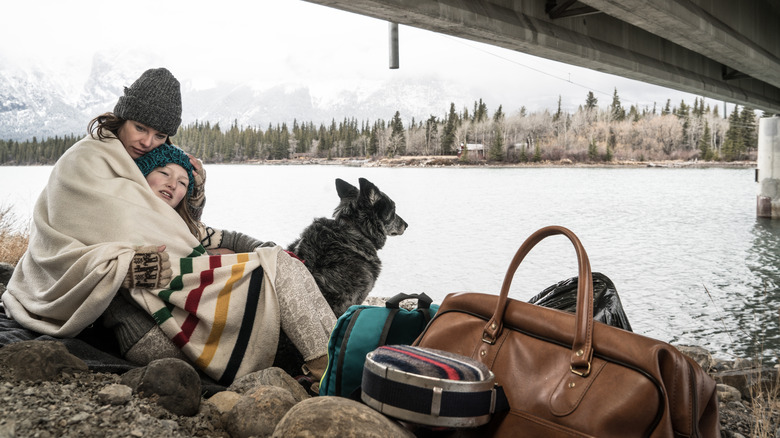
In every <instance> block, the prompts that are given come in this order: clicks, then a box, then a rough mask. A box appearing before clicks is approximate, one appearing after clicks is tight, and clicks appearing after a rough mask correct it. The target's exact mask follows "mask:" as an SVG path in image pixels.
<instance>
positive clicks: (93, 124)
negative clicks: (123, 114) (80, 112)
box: [87, 113, 126, 140]
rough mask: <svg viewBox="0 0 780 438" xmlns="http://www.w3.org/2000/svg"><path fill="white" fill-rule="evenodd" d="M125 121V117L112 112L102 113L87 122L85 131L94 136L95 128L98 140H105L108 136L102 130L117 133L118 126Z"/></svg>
mask: <svg viewBox="0 0 780 438" xmlns="http://www.w3.org/2000/svg"><path fill="white" fill-rule="evenodd" d="M125 122H126V120H125V119H122V118H120V117H117V116H116V115H114V113H103V114H101V115H99V116H97V117H95V118H94V119H92V120H91V121H90V122H89V125H88V126H87V132H88V133H89V134H90V135H92V137H93V138H94V137H95V130H97V138H98V140H105V139H106V138H108V136H107V135H106V134H105V132H103V131H104V130H105V131H108V132H110V133H112V134H114V135H119V128H120V127H122V125H123V124H124V123H125Z"/></svg>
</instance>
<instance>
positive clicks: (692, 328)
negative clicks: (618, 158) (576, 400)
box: [0, 165, 780, 359]
mask: <svg viewBox="0 0 780 438" xmlns="http://www.w3.org/2000/svg"><path fill="white" fill-rule="evenodd" d="M206 169H207V171H208V184H207V199H208V202H207V206H206V210H205V213H204V221H205V222H206V223H208V224H209V225H211V226H214V227H221V228H227V229H233V230H238V231H241V232H244V233H247V234H250V235H252V236H254V237H256V238H259V239H261V240H272V241H274V242H276V243H278V244H283V245H286V244H288V243H289V242H291V241H292V240H294V239H295V238H296V236H297V235H298V233H300V231H301V230H302V229H303V228H304V227H305V226H306V225H307V224H308V223H309V222H310V221H311V220H312V219H313V218H314V217H320V216H330V215H331V213H332V211H333V208H334V207H335V206H336V204H337V202H338V197H337V195H336V191H335V185H334V180H335V179H336V178H342V179H345V180H347V181H348V182H350V183H352V184H355V185H357V180H358V178H359V177H365V178H367V179H369V180H371V181H372V182H374V183H375V184H376V185H377V186H379V188H380V189H381V190H382V191H384V192H385V193H387V194H388V195H390V196H391V197H392V198H393V199H394V200H395V201H396V205H397V211H398V214H400V215H401V216H402V217H403V218H404V219H405V220H406V222H408V223H409V228H408V230H407V231H406V233H405V234H404V235H402V236H398V237H391V238H389V239H388V241H387V244H386V246H385V248H383V249H382V250H381V251H380V256H381V258H382V261H383V270H382V273H381V275H380V277H379V281H378V282H377V284H376V287H375V289H374V290H373V292H372V295H375V296H391V295H394V294H396V293H399V292H405V293H420V292H425V293H427V294H428V295H430V296H431V297H432V298H434V300H436V301H440V300H442V299H443V298H444V297H445V295H446V294H448V293H451V292H461V291H473V292H485V293H495V294H497V293H498V292H499V289H500V287H501V282H502V280H503V277H504V274H505V272H506V269H507V267H508V265H509V262H510V260H511V258H512V256H513V255H514V253H515V251H516V250H517V248H518V247H519V245H520V244H521V243H522V242H523V240H524V239H525V238H526V237H528V236H529V235H530V234H531V233H533V232H534V231H535V230H537V229H538V228H541V227H543V226H546V225H552V224H556V225H562V226H565V227H567V228H569V229H571V230H572V231H574V232H575V233H576V234H577V235H578V236H579V238H580V240H581V241H582V243H583V245H584V246H585V249H586V250H587V252H588V255H589V258H590V261H591V265H592V267H593V270H594V271H595V272H601V273H603V274H605V275H607V276H608V277H609V278H611V279H612V281H613V282H614V283H615V285H616V287H617V290H618V293H619V295H620V298H621V300H622V303H623V307H624V309H625V311H626V314H627V315H628V318H629V320H630V322H631V324H632V326H633V328H634V331H635V332H637V333H641V334H643V335H647V336H651V337H654V338H657V339H660V340H663V341H667V342H672V343H676V344H692V345H700V346H703V347H706V348H709V349H710V350H711V351H713V353H714V354H715V355H716V356H719V357H722V358H729V357H730V356H731V355H732V354H733V355H737V356H743V357H754V356H755V355H757V354H759V355H761V356H763V357H765V358H769V359H773V358H775V357H776V356H777V349H778V348H779V347H780V324H778V322H779V314H778V298H780V290H778V283H780V260H779V259H780V222H778V221H774V222H773V221H770V220H766V219H759V218H756V215H755V211H756V193H757V185H756V183H755V182H754V179H753V178H754V170H753V169H673V168H609V169H606V168H604V169H602V168H434V169H431V168H361V167H345V166H323V165H319V166H296V165H290V166H258V165H209V166H207V167H206ZM50 171H51V167H0V187H2V188H3V189H2V192H0V204H10V205H13V206H14V208H15V211H16V212H17V214H18V215H21V216H24V217H29V216H30V215H31V212H32V204H33V203H34V200H35V198H36V197H37V195H38V193H39V192H40V190H41V188H42V187H43V186H44V185H45V182H46V178H47V176H48V174H49V172H50ZM96 219H97V218H96ZM576 274H577V265H576V256H575V253H574V251H573V249H572V248H571V246H570V244H569V243H568V241H567V240H565V239H564V238H563V237H561V236H555V237H553V238H550V239H548V240H545V241H544V242H542V243H541V244H540V245H539V246H537V247H536V248H535V249H534V250H533V251H532V252H531V254H530V255H529V256H528V258H527V260H526V261H525V262H523V264H522V265H521V267H520V269H519V270H518V272H517V274H516V276H515V278H514V282H513V285H512V289H511V296H512V297H513V298H516V299H519V300H527V299H529V298H530V297H532V296H533V295H535V294H536V293H538V292H539V291H541V290H542V289H544V288H545V287H547V286H549V285H551V284H553V283H555V282H557V281H560V280H563V279H565V278H568V277H571V276H574V275H576Z"/></svg>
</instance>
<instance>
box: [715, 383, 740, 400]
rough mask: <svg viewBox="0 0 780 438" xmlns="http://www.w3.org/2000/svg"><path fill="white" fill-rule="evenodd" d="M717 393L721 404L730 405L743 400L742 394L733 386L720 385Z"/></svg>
mask: <svg viewBox="0 0 780 438" xmlns="http://www.w3.org/2000/svg"><path fill="white" fill-rule="evenodd" d="M717 391H718V401H720V402H723V403H728V402H731V401H740V400H742V394H741V393H740V392H739V390H738V389H737V388H735V387H733V386H729V385H725V384H723V383H718V385H717Z"/></svg>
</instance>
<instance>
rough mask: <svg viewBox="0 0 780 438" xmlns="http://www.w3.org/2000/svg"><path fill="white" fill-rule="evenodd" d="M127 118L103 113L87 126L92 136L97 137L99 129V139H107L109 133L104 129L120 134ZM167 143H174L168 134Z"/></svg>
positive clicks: (115, 134)
mask: <svg viewBox="0 0 780 438" xmlns="http://www.w3.org/2000/svg"><path fill="white" fill-rule="evenodd" d="M126 121H127V119H123V118H121V117H118V116H117V115H116V114H114V113H111V112H109V113H103V114H101V115H99V116H97V117H95V118H94V119H92V120H90V122H89V125H88V126H87V132H88V133H89V134H90V135H92V138H95V134H96V133H95V131H97V139H98V140H105V139H107V138H109V136H108V135H106V133H105V132H104V131H108V132H110V133H112V134H114V136H117V137H118V136H119V128H121V127H122V125H124V124H125V122H126ZM165 144H172V143H171V137H170V136H166V137H165Z"/></svg>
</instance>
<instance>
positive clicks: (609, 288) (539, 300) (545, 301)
mask: <svg viewBox="0 0 780 438" xmlns="http://www.w3.org/2000/svg"><path fill="white" fill-rule="evenodd" d="M577 282H578V278H577V277H572V278H569V279H568V280H563V281H561V282H558V283H556V284H554V285H552V286H550V287H548V288H547V289H545V290H543V291H542V292H540V293H539V294H538V295H536V296H535V297H533V298H531V299H530V300H528V302H529V303H531V304H536V305H538V306H543V307H549V308H551V309H557V310H564V311H566V312H572V313H574V311H575V309H576V307H577ZM593 319H595V320H596V321H599V322H603V323H604V324H608V325H611V326H613V327H617V328H621V329H623V330H628V331H630V332H631V331H633V330H631V324H630V323H629V322H628V317H627V316H626V312H624V311H623V305H622V304H621V303H620V297H618V293H617V289H615V285H614V283H612V280H610V279H609V278H607V276H606V275H604V274H601V273H599V272H594V273H593Z"/></svg>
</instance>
